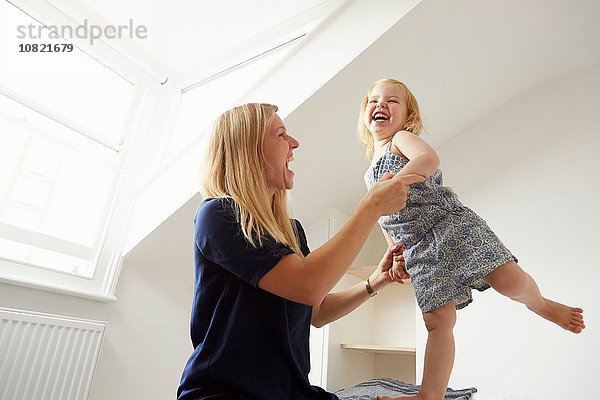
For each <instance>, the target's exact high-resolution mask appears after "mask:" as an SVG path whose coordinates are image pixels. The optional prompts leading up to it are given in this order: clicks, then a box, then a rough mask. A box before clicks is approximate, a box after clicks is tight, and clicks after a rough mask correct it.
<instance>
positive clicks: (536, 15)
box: [133, 0, 600, 268]
mask: <svg viewBox="0 0 600 400" xmlns="http://www.w3.org/2000/svg"><path fill="white" fill-rule="evenodd" d="M365 17H366V18H368V16H365ZM357 29H360V21H357ZM599 37H600V2H597V1H596V0H575V1H572V2H566V1H562V0H527V1H521V0H519V1H518V0H505V1H485V2H482V1H480V0H453V1H439V0H424V1H422V2H421V3H419V4H418V5H417V6H416V7H415V8H414V9H413V10H412V11H410V13H409V14H407V15H406V16H405V17H404V18H403V19H401V20H400V21H399V22H398V23H397V24H396V25H395V26H393V27H392V28H391V29H390V30H388V31H387V32H386V34H384V35H383V36H382V37H381V38H380V39H379V40H377V41H376V42H375V43H374V44H373V45H371V46H370V47H369V48H368V49H367V50H366V51H364V52H363V53H362V54H361V55H360V56H359V57H357V58H356V59H355V60H354V61H353V62H352V63H351V64H349V65H348V66H347V67H346V68H344V69H343V70H342V71H340V72H339V73H338V74H337V75H336V76H335V77H334V78H333V79H331V80H330V81H329V82H328V83H327V84H326V85H324V86H323V87H322V88H321V89H320V90H319V91H318V92H317V93H315V94H314V95H313V96H312V97H311V98H309V99H307V100H306V101H305V102H304V103H303V104H302V105H301V106H300V107H299V108H297V109H296V110H295V111H294V112H293V113H291V114H290V115H289V116H288V117H287V118H286V120H285V122H286V124H287V126H288V129H289V131H290V132H291V133H292V135H294V136H295V137H296V138H298V139H299V140H300V142H301V146H300V148H299V149H297V151H296V152H295V159H296V161H295V162H294V163H293V164H292V165H291V168H292V169H293V170H294V171H295V172H296V177H295V188H294V190H293V191H292V192H291V197H292V209H293V214H294V217H296V218H299V219H300V220H301V221H302V222H303V223H304V224H309V223H310V222H311V221H313V220H315V219H316V218H318V217H320V216H322V215H323V214H324V213H325V212H326V211H327V209H328V208H329V207H335V208H337V209H339V210H341V211H342V212H344V213H346V214H351V213H352V211H353V210H354V208H355V206H356V204H357V202H358V201H359V200H360V198H361V197H362V196H363V195H364V193H365V192H366V190H365V187H364V183H363V180H362V176H363V173H364V171H365V169H366V168H367V166H368V164H369V162H368V161H367V160H366V159H365V158H364V155H363V151H362V149H361V147H360V145H359V144H358V142H357V139H356V134H355V132H356V122H357V117H358V108H359V105H360V100H361V98H362V96H363V95H364V94H365V93H364V92H365V89H366V87H367V86H368V85H369V84H370V83H371V82H373V81H375V80H377V79H379V78H382V77H394V78H397V79H400V80H402V81H404V82H406V83H407V85H408V86H409V87H410V88H411V90H412V91H413V93H414V94H415V95H416V97H417V98H418V100H419V103H420V107H421V111H422V114H423V116H424V119H425V124H426V129H427V132H426V133H424V136H423V137H424V138H425V140H427V141H428V142H430V143H431V144H433V145H434V146H439V145H441V144H442V143H444V142H445V141H447V140H451V138H452V137H453V136H454V135H457V134H460V132H461V131H462V130H464V129H465V128H466V127H468V126H469V125H471V124H473V123H474V122H475V121H477V120H479V119H481V118H482V117H484V116H485V115H487V114H488V113H490V112H491V111H493V110H494V109H496V108H498V107H499V106H501V105H502V104H504V103H506V102H507V101H509V100H510V99H512V98H514V97H516V96H518V95H520V94H522V93H524V92H526V91H527V90H529V89H531V88H533V87H535V86H537V85H540V84H543V83H544V82H547V81H549V80H552V79H555V78H557V77H559V76H562V75H564V74H568V73H571V72H574V71H577V70H580V69H583V68H586V67H588V66H592V65H596V64H599V63H600V44H599V42H598V39H597V38H599ZM506 117H507V118H510V117H511V116H510V115H507V116H506ZM548 118H552V115H549V116H548ZM442 167H443V160H442ZM199 201H200V197H199V196H198V195H197V196H195V197H194V198H192V199H191V200H190V201H189V202H188V203H187V204H186V206H184V207H182V208H181V209H180V210H179V211H178V212H176V213H175V214H174V215H173V216H172V217H171V218H170V219H169V220H168V221H166V222H165V223H163V224H162V225H161V226H159V227H158V228H157V229H156V230H155V231H154V232H153V233H152V234H151V236H150V237H149V239H147V240H149V241H150V242H149V243H154V242H155V241H159V242H160V241H161V239H160V238H161V237H165V238H167V237H170V238H171V237H174V235H175V236H176V237H178V238H179V239H178V240H176V241H175V242H176V243H179V244H178V245H177V246H181V249H182V254H183V253H184V250H185V249H189V247H188V245H187V244H186V245H185V246H184V244H185V243H188V244H189V243H190V240H191V237H190V236H189V235H190V234H191V228H192V225H191V224H192V219H193V213H194V210H195V207H196V204H197V203H198V202H199ZM160 251H162V250H161V249H160V246H159V247H156V246H146V245H145V244H144V242H142V243H141V244H140V245H139V247H138V248H136V249H135V250H134V252H133V256H135V257H144V258H146V259H149V260H152V259H153V258H154V256H155V255H156V253H157V252H160ZM185 253H187V250H185ZM187 258H188V257H186V260H185V262H182V263H181V265H182V267H184V268H189V262H190V261H189V260H188V259H187Z"/></svg>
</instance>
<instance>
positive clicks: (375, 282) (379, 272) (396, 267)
mask: <svg viewBox="0 0 600 400" xmlns="http://www.w3.org/2000/svg"><path fill="white" fill-rule="evenodd" d="M402 253H404V246H403V245H402V244H401V243H397V244H394V245H392V246H389V247H388V248H387V250H386V252H385V254H384V255H383V257H382V258H381V261H379V264H378V265H377V269H375V271H373V273H372V274H371V276H370V277H369V283H370V284H371V287H372V288H373V290H374V291H376V292H378V291H379V290H380V289H383V288H384V287H386V286H387V285H389V284H390V283H392V282H398V283H404V282H403V281H402V279H407V278H409V277H410V275H408V272H407V271H406V263H405V261H404V256H403V255H402Z"/></svg>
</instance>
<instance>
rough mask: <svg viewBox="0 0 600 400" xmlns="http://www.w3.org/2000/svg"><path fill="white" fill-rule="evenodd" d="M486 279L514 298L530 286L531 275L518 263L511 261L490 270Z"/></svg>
mask: <svg viewBox="0 0 600 400" xmlns="http://www.w3.org/2000/svg"><path fill="white" fill-rule="evenodd" d="M485 280H486V281H487V282H488V283H489V284H490V286H492V287H493V288H494V289H495V290H496V291H498V292H500V293H501V294H503V295H505V296H507V297H510V298H514V297H518V296H519V295H521V294H522V293H523V292H524V291H526V290H527V289H528V288H529V285H530V281H531V277H530V276H529V274H527V272H525V271H523V270H522V269H521V268H520V267H519V266H518V265H517V264H516V263H514V262H511V263H507V264H504V265H501V266H500V267H498V268H496V270H494V271H492V272H490V273H489V274H488V275H487V276H486V278H485Z"/></svg>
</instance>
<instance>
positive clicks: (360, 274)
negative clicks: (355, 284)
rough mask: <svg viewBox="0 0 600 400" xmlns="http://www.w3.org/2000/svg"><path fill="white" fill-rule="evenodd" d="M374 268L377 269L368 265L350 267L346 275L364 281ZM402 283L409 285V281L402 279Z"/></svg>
mask: <svg viewBox="0 0 600 400" xmlns="http://www.w3.org/2000/svg"><path fill="white" fill-rule="evenodd" d="M375 268H377V266H376V265H368V266H364V267H350V269H348V273H349V274H350V275H354V276H356V277H357V278H359V279H362V280H363V281H364V280H366V279H367V278H368V277H369V276H371V274H372V273H373V271H375ZM402 281H403V282H404V283H408V284H410V279H403V280H402ZM394 283H396V282H394Z"/></svg>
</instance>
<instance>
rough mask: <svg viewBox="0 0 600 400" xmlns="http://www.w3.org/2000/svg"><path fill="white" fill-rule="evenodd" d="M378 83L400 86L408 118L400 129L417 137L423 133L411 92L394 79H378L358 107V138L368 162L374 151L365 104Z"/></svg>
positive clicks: (417, 109) (417, 108)
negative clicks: (365, 117) (366, 120)
mask: <svg viewBox="0 0 600 400" xmlns="http://www.w3.org/2000/svg"><path fill="white" fill-rule="evenodd" d="M380 83H391V84H394V85H398V86H400V88H401V89H402V90H403V92H404V101H405V102H406V109H407V111H408V117H407V119H406V123H405V124H404V126H403V127H402V129H404V130H405V131H409V132H411V133H413V134H415V135H417V136H419V135H420V134H421V132H423V121H422V120H421V113H420V112H419V103H418V102H417V99H416V98H415V96H414V95H413V94H412V93H411V91H410V90H409V89H408V87H406V85H405V84H404V83H402V82H400V81H398V80H396V79H390V78H385V79H380V80H378V81H376V82H373V83H372V84H371V85H370V86H369V88H368V89H367V95H366V96H365V98H364V99H363V101H362V103H361V105H360V115H359V116H358V137H359V140H360V144H362V145H363V147H364V148H365V150H366V155H367V158H368V159H369V160H370V159H372V158H373V150H374V148H373V147H374V141H373V135H371V131H369V128H368V127H367V125H366V123H365V120H364V114H365V110H366V109H367V104H369V97H370V96H371V91H372V90H373V88H374V87H375V86H377V85H379V84H380Z"/></svg>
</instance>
